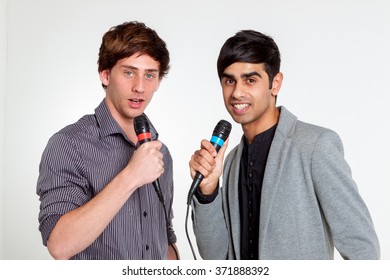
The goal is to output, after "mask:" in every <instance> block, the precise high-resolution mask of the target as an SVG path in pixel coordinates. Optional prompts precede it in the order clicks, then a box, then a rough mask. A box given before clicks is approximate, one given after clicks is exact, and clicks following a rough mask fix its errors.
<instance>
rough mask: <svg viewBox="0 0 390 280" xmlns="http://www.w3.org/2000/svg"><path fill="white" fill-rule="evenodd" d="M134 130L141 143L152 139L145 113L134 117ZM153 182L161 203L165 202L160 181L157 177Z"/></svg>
mask: <svg viewBox="0 0 390 280" xmlns="http://www.w3.org/2000/svg"><path fill="white" fill-rule="evenodd" d="M134 130H135V133H136V134H137V137H138V142H139V143H140V145H142V144H143V143H146V142H150V141H152V136H151V133H150V127H149V123H148V120H147V119H146V117H145V116H144V115H140V116H138V117H135V118H134ZM152 184H153V187H154V189H155V191H156V193H157V195H158V198H159V199H160V201H161V203H164V198H163V195H162V192H161V187H160V181H159V180H158V179H157V180H156V181H154V182H153V183H152Z"/></svg>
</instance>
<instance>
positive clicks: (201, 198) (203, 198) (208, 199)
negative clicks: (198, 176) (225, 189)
mask: <svg viewBox="0 0 390 280" xmlns="http://www.w3.org/2000/svg"><path fill="white" fill-rule="evenodd" d="M218 193H219V186H218V187H217V188H216V189H215V191H214V193H212V194H210V195H206V194H203V193H201V192H200V190H199V188H198V189H196V191H195V197H196V198H197V199H198V202H199V203H200V204H209V203H212V202H213V201H214V200H215V198H216V197H217V195H218Z"/></svg>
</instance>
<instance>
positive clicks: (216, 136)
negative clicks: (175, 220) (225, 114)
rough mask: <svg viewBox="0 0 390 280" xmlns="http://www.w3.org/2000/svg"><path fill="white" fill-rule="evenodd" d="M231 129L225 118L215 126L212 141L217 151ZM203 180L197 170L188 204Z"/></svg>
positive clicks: (189, 193)
mask: <svg viewBox="0 0 390 280" xmlns="http://www.w3.org/2000/svg"><path fill="white" fill-rule="evenodd" d="M231 130H232V125H231V124H230V123H229V122H228V121H225V120H220V121H219V122H218V124H217V125H216V126H215V128H214V131H213V135H212V137H211V140H210V142H211V143H212V144H213V146H214V148H215V150H216V151H217V153H218V151H219V149H220V148H221V147H222V145H223V144H224V143H225V141H226V139H227V138H228V137H229V134H230V131H231ZM202 180H203V175H202V174H201V173H200V172H196V174H195V177H194V180H193V181H192V185H191V188H190V191H189V192H188V197H187V204H188V205H189V204H191V198H192V196H193V195H194V193H195V191H196V189H197V188H198V187H199V185H200V183H201V182H202Z"/></svg>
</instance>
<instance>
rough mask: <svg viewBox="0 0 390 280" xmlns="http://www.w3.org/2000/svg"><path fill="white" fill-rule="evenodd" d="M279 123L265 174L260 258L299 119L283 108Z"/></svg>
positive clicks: (261, 210) (262, 194)
mask: <svg viewBox="0 0 390 280" xmlns="http://www.w3.org/2000/svg"><path fill="white" fill-rule="evenodd" d="M280 111H281V114H280V117H279V123H278V126H277V128H276V132H275V136H274V139H273V141H272V144H271V148H270V151H269V155H268V159H267V165H266V169H265V173H264V179H263V186H262V192H261V205H260V234H259V257H260V258H261V255H262V248H263V244H264V242H265V240H266V233H267V229H268V225H269V221H270V217H271V212H272V206H273V203H274V199H275V195H276V193H277V190H278V187H279V181H280V178H281V176H282V172H283V166H284V163H285V160H286V157H287V154H288V151H289V148H290V145H291V141H292V137H291V136H292V134H293V132H294V129H295V124H296V121H297V118H296V117H295V116H294V115H292V114H291V113H290V112H289V111H287V109H285V108H284V107H281V109H280Z"/></svg>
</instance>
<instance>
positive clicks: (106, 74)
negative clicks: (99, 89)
mask: <svg viewBox="0 0 390 280" xmlns="http://www.w3.org/2000/svg"><path fill="white" fill-rule="evenodd" d="M99 76H100V81H101V82H102V85H104V86H106V87H107V86H108V85H109V83H110V70H103V71H101V72H99Z"/></svg>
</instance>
